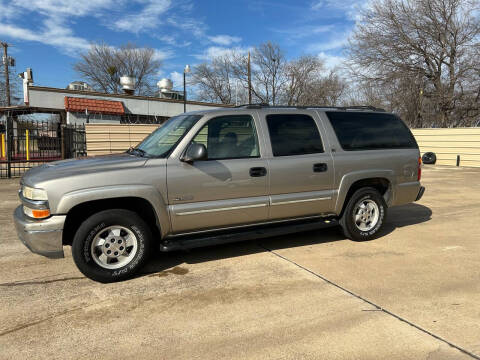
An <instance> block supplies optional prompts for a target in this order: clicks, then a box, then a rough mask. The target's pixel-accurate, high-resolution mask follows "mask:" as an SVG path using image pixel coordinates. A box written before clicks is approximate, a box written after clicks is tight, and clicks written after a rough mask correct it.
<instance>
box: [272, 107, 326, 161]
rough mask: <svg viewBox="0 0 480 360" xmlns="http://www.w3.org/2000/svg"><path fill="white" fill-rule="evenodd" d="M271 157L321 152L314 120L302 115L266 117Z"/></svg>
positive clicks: (320, 141)
mask: <svg viewBox="0 0 480 360" xmlns="http://www.w3.org/2000/svg"><path fill="white" fill-rule="evenodd" d="M267 126H268V132H269V134H270V140H271V142H272V150H273V156H289V155H303V154H315V153H321V152H323V145H322V139H321V138H320V133H319V132H318V128H317V125H316V124H315V120H313V119H312V118H311V117H310V116H308V115H303V114H279V115H267Z"/></svg>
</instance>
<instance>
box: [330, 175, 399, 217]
mask: <svg viewBox="0 0 480 360" xmlns="http://www.w3.org/2000/svg"><path fill="white" fill-rule="evenodd" d="M372 178H384V179H387V180H388V181H389V182H390V184H391V189H390V190H391V191H390V192H389V191H387V198H386V199H385V202H386V203H387V205H390V204H391V201H392V199H394V194H393V191H394V189H395V186H394V185H395V174H394V172H393V170H375V169H372V170H360V171H353V172H349V173H346V174H345V175H343V176H342V179H341V180H340V185H339V187H338V194H337V200H336V203H335V213H336V214H340V213H341V212H342V209H343V204H344V202H345V199H346V197H347V194H348V191H349V190H350V187H351V186H352V185H353V184H354V183H355V182H357V181H359V180H366V179H372Z"/></svg>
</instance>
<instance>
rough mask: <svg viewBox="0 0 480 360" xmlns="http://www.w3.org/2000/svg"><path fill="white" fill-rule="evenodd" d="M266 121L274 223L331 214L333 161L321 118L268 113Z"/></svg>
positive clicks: (312, 115) (265, 115) (310, 114)
mask: <svg viewBox="0 0 480 360" xmlns="http://www.w3.org/2000/svg"><path fill="white" fill-rule="evenodd" d="M262 118H263V120H264V122H263V125H264V126H265V128H266V129H267V131H266V133H267V144H268V145H270V147H269V146H267V149H268V148H269V149H270V154H269V155H270V156H269V159H268V169H269V172H270V176H269V179H270V186H269V194H270V204H271V206H270V216H269V217H270V219H272V220H275V219H287V218H296V217H304V216H314V215H320V214H325V213H330V212H331V211H332V210H333V182H334V181H333V180H334V179H333V176H334V169H333V159H332V156H331V154H330V153H329V152H328V153H327V152H325V149H329V148H330V147H329V145H328V143H327V139H326V137H325V135H324V128H323V126H322V124H321V122H320V121H321V120H320V119H319V118H318V115H317V114H316V113H314V112H305V113H297V112H295V113H280V112H268V111H265V113H264V116H263V117H262Z"/></svg>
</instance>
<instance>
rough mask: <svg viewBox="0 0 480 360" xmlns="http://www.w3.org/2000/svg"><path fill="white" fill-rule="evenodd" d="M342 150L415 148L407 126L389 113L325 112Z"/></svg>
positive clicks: (413, 139) (415, 145)
mask: <svg viewBox="0 0 480 360" xmlns="http://www.w3.org/2000/svg"><path fill="white" fill-rule="evenodd" d="M327 116H328V118H329V119H330V123H331V124H332V126H333V129H334V130H335V133H336V134H337V137H338V141H340V145H342V148H343V149H344V150H349V151H351V150H376V149H406V148H409V149H410V148H412V149H413V148H417V147H418V146H417V143H416V141H415V138H414V137H413V135H412V133H411V132H410V130H409V129H408V128H407V126H406V125H405V124H404V123H403V121H402V120H400V118H399V117H397V116H395V115H392V114H379V113H359V112H340V111H337V112H335V111H331V112H327Z"/></svg>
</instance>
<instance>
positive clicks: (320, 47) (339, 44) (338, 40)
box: [307, 33, 350, 52]
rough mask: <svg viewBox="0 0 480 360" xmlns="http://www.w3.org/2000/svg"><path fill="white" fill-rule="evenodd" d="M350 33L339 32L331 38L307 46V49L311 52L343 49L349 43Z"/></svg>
mask: <svg viewBox="0 0 480 360" xmlns="http://www.w3.org/2000/svg"><path fill="white" fill-rule="evenodd" d="M349 36H350V33H345V34H339V35H337V36H333V37H332V38H330V40H327V41H322V42H317V43H313V44H310V45H308V46H307V51H309V52H321V51H332V50H342V49H343V48H344V47H345V46H346V45H347V44H348V38H349Z"/></svg>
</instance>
